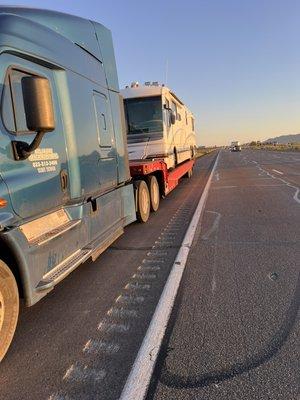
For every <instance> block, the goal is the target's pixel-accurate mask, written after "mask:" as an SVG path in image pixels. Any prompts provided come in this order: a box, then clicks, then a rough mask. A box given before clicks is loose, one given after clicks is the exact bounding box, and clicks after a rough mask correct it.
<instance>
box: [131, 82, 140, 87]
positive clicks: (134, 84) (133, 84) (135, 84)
mask: <svg viewBox="0 0 300 400" xmlns="http://www.w3.org/2000/svg"><path fill="white" fill-rule="evenodd" d="M130 87H131V88H135V87H139V83H138V82H131V85H130Z"/></svg>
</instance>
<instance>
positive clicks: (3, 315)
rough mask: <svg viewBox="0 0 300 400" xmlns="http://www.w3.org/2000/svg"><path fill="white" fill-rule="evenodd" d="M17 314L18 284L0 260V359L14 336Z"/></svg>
mask: <svg viewBox="0 0 300 400" xmlns="http://www.w3.org/2000/svg"><path fill="white" fill-rule="evenodd" d="M18 315H19V292H18V286H17V283H16V280H15V277H14V275H13V273H12V272H11V270H10V269H9V268H8V266H7V265H6V264H5V263H4V262H3V261H1V260H0V361H1V360H2V359H3V357H4V356H5V354H6V352H7V350H8V348H9V345H10V343H11V341H12V338H13V336H14V333H15V330H16V327H17V321H18Z"/></svg>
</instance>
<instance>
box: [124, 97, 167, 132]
mask: <svg viewBox="0 0 300 400" xmlns="http://www.w3.org/2000/svg"><path fill="white" fill-rule="evenodd" d="M125 113H126V119H127V125H128V134H129V135H132V134H141V133H151V132H161V131H162V130H163V121H162V101H161V96H155V97H144V98H135V99H125Z"/></svg>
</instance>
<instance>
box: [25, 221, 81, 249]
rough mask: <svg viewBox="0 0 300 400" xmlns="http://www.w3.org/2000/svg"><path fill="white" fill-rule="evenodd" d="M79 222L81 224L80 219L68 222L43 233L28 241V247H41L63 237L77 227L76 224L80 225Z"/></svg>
mask: <svg viewBox="0 0 300 400" xmlns="http://www.w3.org/2000/svg"><path fill="white" fill-rule="evenodd" d="M80 222H81V220H80V219H77V220H72V221H68V222H67V223H65V224H63V225H61V226H59V227H57V228H54V229H51V231H48V232H46V233H44V234H43V235H41V236H39V237H37V238H35V239H33V240H30V241H29V244H30V246H42V245H43V244H45V243H48V242H49V241H50V240H52V239H55V238H57V237H59V236H61V235H63V234H64V233H66V232H67V231H69V230H70V229H72V228H74V227H75V226H77V225H78V224H80Z"/></svg>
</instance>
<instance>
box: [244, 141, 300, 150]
mask: <svg viewBox="0 0 300 400" xmlns="http://www.w3.org/2000/svg"><path fill="white" fill-rule="evenodd" d="M250 148H253V149H257V150H270V151H300V143H299V144H277V145H271V144H262V145H260V146H257V145H256V146H250Z"/></svg>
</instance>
